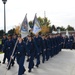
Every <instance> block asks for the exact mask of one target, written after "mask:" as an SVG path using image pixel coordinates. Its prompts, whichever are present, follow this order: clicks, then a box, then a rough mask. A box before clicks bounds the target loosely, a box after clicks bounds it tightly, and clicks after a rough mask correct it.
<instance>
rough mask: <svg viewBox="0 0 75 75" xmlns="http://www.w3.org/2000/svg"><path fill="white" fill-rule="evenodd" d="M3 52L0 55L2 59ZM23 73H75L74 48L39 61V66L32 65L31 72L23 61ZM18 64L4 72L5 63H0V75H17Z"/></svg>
mask: <svg viewBox="0 0 75 75" xmlns="http://www.w3.org/2000/svg"><path fill="white" fill-rule="evenodd" d="M2 58H3V54H1V55H0V60H1V61H2ZM41 59H42V58H41ZM25 66H26V73H25V75H75V50H62V51H61V52H60V53H59V54H58V55H56V56H54V57H53V58H50V59H49V61H46V62H45V63H44V64H43V63H41V64H40V67H39V68H36V67H34V69H33V70H32V72H31V73H28V68H27V66H28V63H27V62H26V61H25ZM17 71H18V65H17V64H16V62H15V66H14V67H12V68H11V70H9V71H7V73H6V64H5V65H3V64H0V75H18V74H17Z"/></svg>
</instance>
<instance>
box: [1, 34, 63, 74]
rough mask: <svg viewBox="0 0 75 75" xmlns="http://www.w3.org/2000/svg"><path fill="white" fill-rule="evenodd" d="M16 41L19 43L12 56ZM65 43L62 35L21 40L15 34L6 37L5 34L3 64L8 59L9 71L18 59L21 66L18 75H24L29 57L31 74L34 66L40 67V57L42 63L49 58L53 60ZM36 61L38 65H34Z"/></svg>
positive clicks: (19, 36) (29, 36)
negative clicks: (25, 63) (25, 64)
mask: <svg viewBox="0 0 75 75" xmlns="http://www.w3.org/2000/svg"><path fill="white" fill-rule="evenodd" d="M16 41H18V42H17V45H16V48H15V52H14V54H13V56H12V52H13V48H14V46H15V43H16ZM63 43H64V40H63V37H62V36H61V35H60V34H55V35H52V34H47V35H43V34H42V35H38V34H36V35H35V36H32V35H28V36H27V37H25V38H24V39H22V38H21V35H18V36H17V35H16V34H14V35H13V36H12V35H10V34H8V36H7V37H6V35H5V34H4V35H3V39H2V46H3V47H2V51H3V52H4V58H3V64H5V61H6V59H7V60H8V61H7V62H8V65H9V66H8V65H7V66H8V68H7V69H8V70H9V69H11V67H12V66H14V64H15V59H16V60H17V64H18V66H19V70H18V75H22V74H24V72H25V71H26V69H25V66H24V62H25V58H26V57H27V62H28V63H29V64H28V69H29V70H28V72H31V70H32V68H34V66H36V67H37V68H38V67H39V66H40V63H41V62H40V56H42V63H45V61H48V60H49V58H52V57H53V56H55V55H57V54H58V53H59V52H60V51H61V49H62V48H63ZM10 60H11V61H10ZM34 60H36V63H34ZM9 63H10V64H9Z"/></svg>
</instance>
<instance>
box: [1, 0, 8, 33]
mask: <svg viewBox="0 0 75 75" xmlns="http://www.w3.org/2000/svg"><path fill="white" fill-rule="evenodd" d="M2 1H3V4H4V31H5V33H6V12H5V4H6V2H7V0H2Z"/></svg>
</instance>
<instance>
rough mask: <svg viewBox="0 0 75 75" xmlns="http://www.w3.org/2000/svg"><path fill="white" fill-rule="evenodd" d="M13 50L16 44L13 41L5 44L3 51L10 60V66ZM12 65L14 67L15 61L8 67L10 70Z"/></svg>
mask: <svg viewBox="0 0 75 75" xmlns="http://www.w3.org/2000/svg"><path fill="white" fill-rule="evenodd" d="M13 48H14V42H13V41H12V40H7V41H6V42H5V44H4V47H3V51H4V52H5V53H6V58H7V59H8V64H9V61H10V57H11V55H12V51H13ZM11 64H12V65H13V64H14V62H13V61H11V62H10V65H9V67H8V68H9V69H10V66H11Z"/></svg>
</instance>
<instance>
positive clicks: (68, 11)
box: [0, 0, 75, 30]
mask: <svg viewBox="0 0 75 75" xmlns="http://www.w3.org/2000/svg"><path fill="white" fill-rule="evenodd" d="M3 9H4V8H3V3H2V1H1V0H0V30H1V29H3V28H4V19H3V18H4V17H3V16H4V12H3ZM44 11H45V12H46V17H48V19H49V20H50V21H51V25H53V24H54V25H56V26H64V27H67V25H71V26H73V27H74V26H75V0H7V3H6V25H7V30H9V29H11V28H13V27H15V25H19V24H21V22H22V21H23V19H24V17H25V14H26V13H27V18H28V21H30V20H33V18H34V15H35V13H37V16H38V17H39V16H40V17H44Z"/></svg>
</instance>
